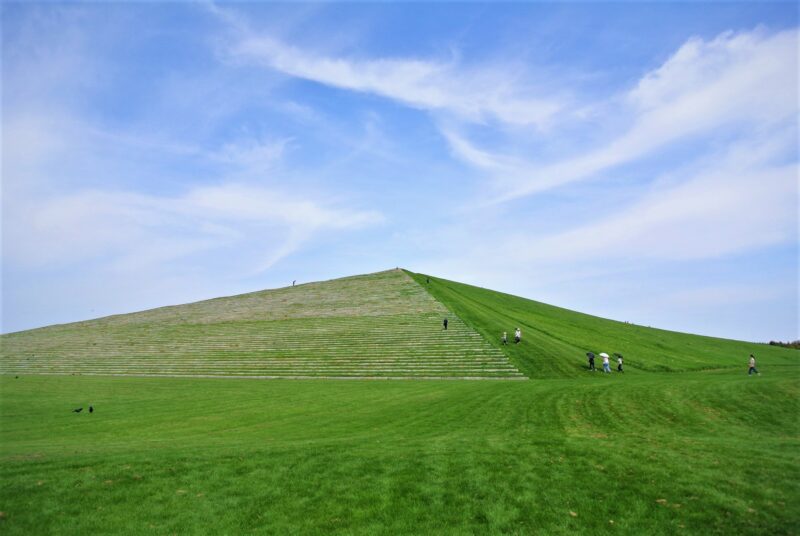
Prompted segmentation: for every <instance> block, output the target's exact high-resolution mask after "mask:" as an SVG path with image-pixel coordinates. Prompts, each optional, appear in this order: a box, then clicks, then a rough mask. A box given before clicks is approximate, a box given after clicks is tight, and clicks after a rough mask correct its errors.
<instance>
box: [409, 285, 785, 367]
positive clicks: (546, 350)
mask: <svg viewBox="0 0 800 536" xmlns="http://www.w3.org/2000/svg"><path fill="white" fill-rule="evenodd" d="M409 274H410V275H411V276H412V277H413V278H414V279H415V280H416V281H417V282H419V283H420V284H421V285H424V286H425V288H426V289H427V290H428V292H430V293H431V295H433V296H434V297H436V298H437V299H438V300H439V301H441V302H442V303H443V304H445V306H447V307H448V308H449V309H451V310H452V311H454V312H455V313H456V314H457V315H458V316H459V317H460V318H461V319H463V320H464V321H465V322H466V323H467V324H468V325H469V326H470V327H472V328H474V329H475V330H476V331H477V332H478V333H480V334H481V335H483V336H484V337H486V339H487V340H488V341H490V343H492V344H494V345H495V346H497V347H498V348H500V349H501V350H502V351H503V352H505V353H506V355H508V356H509V358H510V359H511V360H512V362H513V363H514V364H516V365H517V366H518V367H519V368H520V370H522V371H524V372H525V373H526V374H527V375H528V376H529V377H530V378H564V377H575V376H577V375H580V374H583V373H584V372H585V371H586V357H585V354H586V352H589V351H592V352H594V353H595V354H598V353H600V352H606V353H608V354H609V355H611V354H612V353H614V352H617V353H620V354H622V355H623V356H624V361H625V369H626V370H627V371H628V372H635V373H644V372H685V371H690V370H703V369H722V368H730V369H738V370H742V369H745V370H746V369H747V360H748V357H749V355H750V354H751V353H752V354H755V355H756V357H757V364H758V366H769V367H797V366H798V365H800V359H798V357H800V354H798V352H797V351H795V350H791V349H787V348H781V347H777V346H770V345H768V344H756V343H748V342H742V341H734V340H729V339H719V338H714V337H704V336H700V335H690V334H687V333H677V332H674V331H665V330H661V329H655V328H649V327H645V326H638V325H635V324H628V323H625V322H616V321H613V320H607V319H605V318H598V317H596V316H591V315H586V314H582V313H578V312H575V311H570V310H568V309H562V308H560V307H555V306H552V305H547V304H544V303H540V302H536V301H533V300H528V299H525V298H520V297H518V296H512V295H509V294H503V293H501V292H496V291H493V290H488V289H484V288H479V287H474V286H471V285H465V284H463V283H457V282H454V281H447V280H445V279H439V278H436V277H432V276H426V275H424V274H415V273H412V272H409ZM516 327H520V328H521V329H522V333H523V343H524V344H521V345H514V344H509V345H508V346H501V345H500V336H501V335H502V333H503V331H506V332H508V335H509V337H512V336H513V332H514V328H516ZM597 363H598V364H599V360H598V361H597Z"/></svg>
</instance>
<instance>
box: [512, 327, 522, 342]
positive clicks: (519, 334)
mask: <svg viewBox="0 0 800 536" xmlns="http://www.w3.org/2000/svg"><path fill="white" fill-rule="evenodd" d="M521 340H522V330H521V329H519V328H517V329H516V330H515V331H514V344H519V342H520V341H521Z"/></svg>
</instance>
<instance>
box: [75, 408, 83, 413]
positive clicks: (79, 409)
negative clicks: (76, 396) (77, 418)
mask: <svg viewBox="0 0 800 536" xmlns="http://www.w3.org/2000/svg"><path fill="white" fill-rule="evenodd" d="M81 411H83V408H78V409H73V410H72V413H80V412H81Z"/></svg>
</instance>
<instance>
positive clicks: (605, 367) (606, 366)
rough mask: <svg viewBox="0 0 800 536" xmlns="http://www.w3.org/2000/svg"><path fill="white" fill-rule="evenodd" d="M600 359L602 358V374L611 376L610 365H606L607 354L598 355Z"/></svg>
mask: <svg viewBox="0 0 800 536" xmlns="http://www.w3.org/2000/svg"><path fill="white" fill-rule="evenodd" d="M600 357H602V358H603V372H607V373H609V374H611V365H609V364H608V354H607V353H605V352H603V353H602V354H600Z"/></svg>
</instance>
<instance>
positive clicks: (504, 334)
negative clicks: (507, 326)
mask: <svg viewBox="0 0 800 536" xmlns="http://www.w3.org/2000/svg"><path fill="white" fill-rule="evenodd" d="M500 340H501V341H503V345H506V344H508V334H507V333H506V332H505V331H504V332H503V338H502V339H500Z"/></svg>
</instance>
